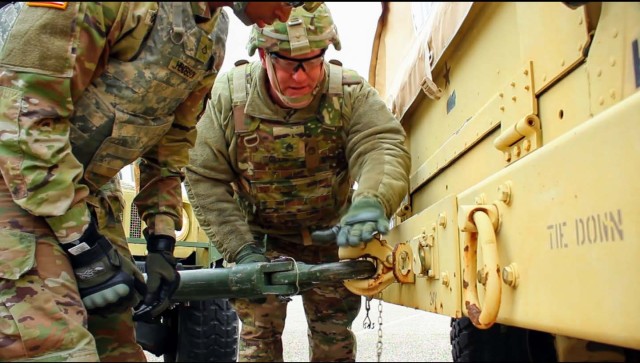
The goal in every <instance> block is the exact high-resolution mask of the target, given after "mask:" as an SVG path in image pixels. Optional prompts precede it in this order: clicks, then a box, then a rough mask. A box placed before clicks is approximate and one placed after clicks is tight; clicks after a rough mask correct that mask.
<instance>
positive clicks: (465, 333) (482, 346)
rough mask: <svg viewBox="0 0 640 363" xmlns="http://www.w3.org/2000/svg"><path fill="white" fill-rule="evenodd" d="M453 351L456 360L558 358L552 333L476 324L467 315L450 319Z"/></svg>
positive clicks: (526, 360) (486, 360)
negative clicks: (486, 327)
mask: <svg viewBox="0 0 640 363" xmlns="http://www.w3.org/2000/svg"><path fill="white" fill-rule="evenodd" d="M450 338H451V355H452V358H453V361H454V362H509V361H512V362H555V361H557V358H556V353H555V349H554V347H553V337H552V336H551V335H550V334H547V333H542V332H538V331H534V330H529V329H523V328H517V327H512V326H506V325H502V324H494V325H493V326H492V327H491V328H489V329H484V330H483V329H478V328H476V327H475V326H474V325H473V323H471V320H470V319H469V318H468V317H462V318H459V319H455V318H454V319H451V333H450Z"/></svg>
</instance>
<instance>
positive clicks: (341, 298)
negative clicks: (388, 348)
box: [230, 240, 362, 362]
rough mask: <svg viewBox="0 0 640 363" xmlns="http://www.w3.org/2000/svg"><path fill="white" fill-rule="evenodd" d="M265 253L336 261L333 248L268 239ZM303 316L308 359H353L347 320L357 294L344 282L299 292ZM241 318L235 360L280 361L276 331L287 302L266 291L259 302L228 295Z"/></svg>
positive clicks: (280, 327)
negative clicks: (264, 297) (265, 295)
mask: <svg viewBox="0 0 640 363" xmlns="http://www.w3.org/2000/svg"><path fill="white" fill-rule="evenodd" d="M266 255H267V256H268V257H269V258H271V259H274V258H277V257H280V256H288V257H292V258H293V259H295V260H296V261H298V262H305V263H310V264H317V263H327V262H336V261H338V248H337V246H336V245H333V246H329V247H327V246H324V247H318V246H303V245H302V244H292V243H286V242H277V241H273V240H269V241H268V242H267V252H266ZM300 295H301V296H302V302H303V307H304V312H305V315H306V317H307V324H308V328H307V337H308V339H309V349H310V352H309V361H311V362H355V358H356V339H355V336H354V335H353V332H352V331H351V323H352V322H353V320H354V319H355V318H356V316H357V315H358V312H359V311H360V306H361V303H362V300H361V297H360V296H359V295H355V294H353V293H351V292H350V291H349V290H347V289H346V288H345V287H344V285H342V284H341V283H339V284H322V285H319V286H318V287H315V288H313V289H310V290H305V291H304V292H303V293H301V294H300ZM230 301H231V303H232V304H233V307H234V308H235V310H236V312H237V313H238V317H239V318H240V321H241V322H242V329H241V331H240V340H239V344H238V351H239V353H238V361H239V362H282V361H283V357H282V332H283V331H284V327H285V319H286V317H287V303H288V302H287V301H286V300H283V299H280V298H278V297H277V296H273V295H269V296H268V297H267V301H266V302H265V303H264V304H260V303H254V302H251V301H249V300H247V299H230Z"/></svg>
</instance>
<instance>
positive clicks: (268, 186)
mask: <svg viewBox="0 0 640 363" xmlns="http://www.w3.org/2000/svg"><path fill="white" fill-rule="evenodd" d="M330 44H333V46H334V48H335V49H337V50H339V49H340V41H339V38H338V34H337V30H336V27H335V25H334V23H333V20H332V18H331V14H330V12H329V9H328V8H327V7H326V5H321V6H320V7H319V8H318V9H317V10H316V11H315V12H311V13H310V12H307V11H305V10H304V9H302V8H296V9H294V10H293V11H292V13H291V16H290V18H289V20H288V21H287V22H275V23H274V24H273V26H268V27H265V28H263V29H259V28H257V27H254V28H253V30H252V35H251V38H250V41H249V44H248V48H249V54H250V55H253V53H254V52H255V50H256V49H258V51H259V55H260V61H256V62H253V63H249V64H247V62H244V63H243V62H237V63H236V65H237V66H236V67H235V68H234V69H232V70H231V71H230V72H228V73H226V74H224V75H221V76H220V77H219V78H218V79H217V80H216V83H215V85H214V88H213V91H212V96H211V100H209V101H208V103H207V109H206V110H205V113H204V115H203V117H202V119H201V120H200V123H199V124H198V126H197V128H198V137H197V139H196V143H195V147H194V148H193V149H192V150H191V151H190V164H189V165H188V166H187V168H186V180H185V185H186V187H187V193H188V195H189V198H190V200H191V203H192V206H193V207H194V208H195V211H196V215H197V216H198V220H199V222H200V225H201V226H202V227H203V228H204V230H205V231H206V232H207V234H208V236H209V238H210V239H211V240H212V241H213V243H214V244H215V246H216V247H217V248H218V250H219V251H221V252H222V254H223V256H224V258H225V259H226V260H227V261H228V262H235V263H236V264H242V263H250V262H266V261H269V258H275V257H277V256H282V255H284V256H288V257H291V258H293V259H295V260H296V261H299V262H304V263H311V264H317V263H327V262H335V261H337V260H338V246H347V245H349V246H356V245H359V244H361V243H363V242H367V241H370V240H371V239H372V238H373V235H374V233H375V232H376V231H378V232H382V233H385V232H387V231H388V228H389V218H390V216H391V214H393V213H394V212H395V211H396V209H397V207H398V206H399V205H400V203H401V200H402V198H403V197H404V196H405V195H406V194H407V192H408V185H409V176H408V174H409V167H410V157H409V153H408V151H407V149H406V147H405V145H404V141H405V132H404V130H403V128H402V126H401V125H400V123H399V122H398V121H397V120H396V119H395V118H394V117H393V115H392V114H391V113H390V111H389V110H388V109H387V107H386V106H385V103H384V102H383V101H382V100H381V99H380V97H379V96H378V93H377V92H376V91H375V90H374V89H373V88H372V87H371V86H370V85H369V84H368V83H367V82H366V81H365V80H364V79H363V78H362V77H360V76H359V75H358V74H357V73H356V72H354V71H350V70H347V69H343V68H342V67H341V66H340V65H339V63H337V62H325V61H324V54H325V51H326V50H327V48H328V46H329V45H330ZM354 182H357V183H358V188H357V189H356V190H355V191H354V192H353V194H351V192H352V185H353V184H354ZM341 217H342V218H341ZM337 223H339V224H340V226H341V229H340V233H339V234H338V236H337V244H336V238H335V236H333V239H332V240H331V241H330V243H329V245H326V244H319V243H316V242H315V241H314V239H313V238H311V237H312V236H316V235H318V236H319V237H323V236H324V237H327V234H326V233H325V230H326V229H328V228H330V227H331V226H334V225H335V224H337ZM301 295H302V301H303V304H304V310H305V314H306V316H307V322H308V325H309V329H308V336H309V346H310V360H311V361H312V362H313V361H354V360H355V358H356V341H355V337H354V335H353V333H352V331H351V323H352V321H353V320H354V319H355V317H356V316H357V314H358V312H359V309H360V305H361V297H360V296H358V295H355V294H352V293H351V292H349V291H348V290H347V289H346V288H345V287H344V286H343V285H342V284H335V285H328V284H323V285H321V286H318V287H314V288H312V289H310V290H307V291H304V292H303V293H302V294H301ZM232 303H233V305H234V307H235V309H236V312H237V313H238V316H239V317H240V319H241V321H242V330H241V333H240V342H239V360H240V361H272V362H277V361H282V359H283V357H282V340H281V336H282V332H283V330H284V325H285V317H286V311H287V301H284V300H282V299H279V298H278V297H276V296H274V295H268V297H267V299H266V300H265V301H264V302H259V301H255V300H253V301H250V300H247V299H232Z"/></svg>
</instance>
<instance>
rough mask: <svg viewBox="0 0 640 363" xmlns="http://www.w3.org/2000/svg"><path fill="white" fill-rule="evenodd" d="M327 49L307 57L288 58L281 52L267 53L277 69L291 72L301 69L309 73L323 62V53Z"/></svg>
mask: <svg viewBox="0 0 640 363" xmlns="http://www.w3.org/2000/svg"><path fill="white" fill-rule="evenodd" d="M326 51H327V49H326V48H325V49H323V50H322V52H320V54H318V55H315V56H313V57H309V58H298V59H296V58H290V57H287V56H284V55H282V54H278V53H275V52H270V53H269V58H271V61H272V62H273V65H274V66H277V67H278V68H279V69H281V70H283V71H285V72H289V73H291V74H295V73H296V72H298V70H300V69H302V70H304V71H305V73H307V74H308V73H309V70H312V69H314V68H316V67H318V66H319V65H321V64H322V62H324V53H325V52H326Z"/></svg>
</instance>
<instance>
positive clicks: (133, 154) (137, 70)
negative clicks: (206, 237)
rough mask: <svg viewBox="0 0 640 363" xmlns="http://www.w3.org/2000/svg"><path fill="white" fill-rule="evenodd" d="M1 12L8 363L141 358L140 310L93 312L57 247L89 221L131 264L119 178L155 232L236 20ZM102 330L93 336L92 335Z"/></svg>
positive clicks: (107, 9)
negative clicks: (133, 177) (135, 171)
mask: <svg viewBox="0 0 640 363" xmlns="http://www.w3.org/2000/svg"><path fill="white" fill-rule="evenodd" d="M2 11H3V13H2V15H0V19H1V20H0V38H2V39H3V41H2V42H1V43H0V130H2V131H1V133H0V170H1V171H2V175H3V177H4V181H5V183H2V184H1V185H0V360H9V361H15V360H36V361H64V360H68V361H97V360H98V355H99V358H100V360H102V361H144V360H145V356H144V354H143V352H142V350H141V348H140V346H138V345H137V343H136V341H135V335H134V329H133V323H132V320H131V312H127V313H124V314H120V315H115V316H106V317H104V316H103V317H100V316H93V315H89V316H88V315H87V313H86V310H85V309H84V307H83V305H82V301H81V299H80V296H79V293H78V288H77V286H76V281H75V277H74V273H73V270H72V268H71V266H70V264H69V260H68V258H67V257H66V254H65V252H64V251H63V250H62V249H61V248H60V246H59V243H58V242H65V241H71V240H74V239H77V238H78V237H79V236H80V235H81V234H82V232H83V231H84V229H85V228H86V224H87V222H88V221H89V219H90V214H89V213H90V209H91V211H93V212H94V213H95V215H96V217H97V224H98V226H99V229H100V232H101V233H102V234H103V235H105V236H106V237H107V238H108V239H109V240H111V241H112V243H113V244H114V245H116V247H117V248H118V250H119V252H120V253H121V254H122V255H123V256H126V257H128V258H131V254H130V253H129V251H128V248H127V244H126V238H125V233H124V230H123V226H122V220H121V217H122V215H121V214H122V207H123V200H124V199H123V198H122V194H121V191H120V186H119V183H118V180H117V174H118V172H119V171H120V170H121V169H122V168H123V167H125V166H127V165H128V164H130V163H131V162H133V161H135V160H136V159H137V158H141V167H140V170H141V192H140V193H139V194H138V195H137V197H136V199H135V202H136V206H137V208H138V210H139V211H140V213H141V217H142V218H143V219H144V221H145V222H146V223H147V225H148V226H149V228H150V230H151V232H152V233H154V232H155V233H157V234H167V235H175V229H179V228H181V224H182V218H181V213H182V198H181V186H180V184H181V178H182V177H183V174H182V171H181V170H182V169H181V168H182V167H183V166H184V165H185V164H186V162H187V160H188V159H187V157H188V154H187V149H188V148H189V147H191V146H192V145H193V142H194V140H195V124H196V120H197V118H198V116H199V114H200V113H201V112H202V110H203V107H204V99H205V97H207V96H208V94H209V91H210V89H211V87H212V84H213V81H214V79H215V77H216V75H217V70H218V69H219V67H220V65H221V64H222V60H223V57H224V49H225V48H224V43H225V41H226V34H227V28H228V18H227V15H226V14H225V13H224V12H223V11H222V10H221V8H220V9H219V10H217V11H215V12H214V13H211V12H210V10H209V8H208V6H207V4H206V3H195V2H194V3H177V2H176V3H163V2H160V3H155V2H153V3H151V2H146V3H134V2H125V3H108V2H107V3H89V2H87V3H54V2H50V3H39V4H32V3H26V4H25V3H16V4H13V5H7V6H5V8H3V10H2ZM94 338H95V339H94Z"/></svg>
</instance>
